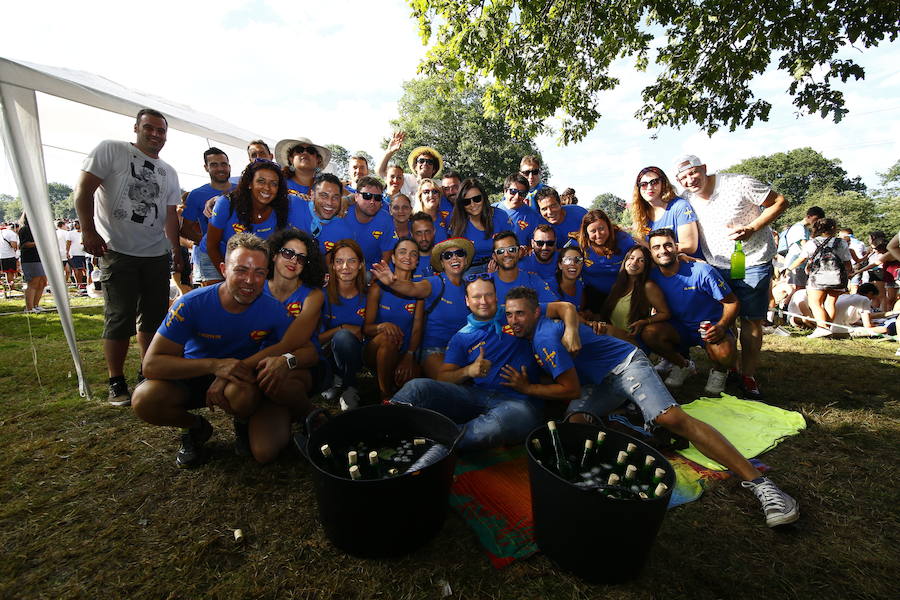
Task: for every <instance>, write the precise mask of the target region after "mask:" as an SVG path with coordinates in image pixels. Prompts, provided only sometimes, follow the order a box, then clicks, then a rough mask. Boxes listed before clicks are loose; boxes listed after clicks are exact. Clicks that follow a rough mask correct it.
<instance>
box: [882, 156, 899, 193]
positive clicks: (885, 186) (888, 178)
mask: <svg viewBox="0 0 900 600" xmlns="http://www.w3.org/2000/svg"><path fill="white" fill-rule="evenodd" d="M878 176H879V177H881V186H882V189H881V190H880V193H881V194H882V195H893V196H900V160H898V161H897V162H895V163H894V164H893V166H891V168H890V169H888V170H887V171H885V172H884V173H879V174H878Z"/></svg>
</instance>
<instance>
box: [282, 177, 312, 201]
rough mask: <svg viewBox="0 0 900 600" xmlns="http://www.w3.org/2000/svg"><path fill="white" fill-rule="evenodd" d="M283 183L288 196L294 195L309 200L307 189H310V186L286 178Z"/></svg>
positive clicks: (299, 198)
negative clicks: (285, 185)
mask: <svg viewBox="0 0 900 600" xmlns="http://www.w3.org/2000/svg"><path fill="white" fill-rule="evenodd" d="M285 183H287V191H288V198H291V197H295V198H296V199H298V200H303V201H309V200H310V196H309V190H310V189H312V188H311V187H310V186H308V185H300V184H299V183H297V182H296V181H294V180H293V179H288V180H287V181H286V182H285Z"/></svg>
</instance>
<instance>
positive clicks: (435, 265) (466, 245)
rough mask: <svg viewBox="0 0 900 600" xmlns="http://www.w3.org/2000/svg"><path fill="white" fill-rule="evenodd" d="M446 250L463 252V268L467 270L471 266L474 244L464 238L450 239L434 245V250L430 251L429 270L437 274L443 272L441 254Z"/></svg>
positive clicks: (473, 256)
mask: <svg viewBox="0 0 900 600" xmlns="http://www.w3.org/2000/svg"><path fill="white" fill-rule="evenodd" d="M448 248H460V249H462V250H465V252H466V267H465V268H466V269H468V268H469V265H471V264H472V259H473V258H475V244H473V243H472V242H471V241H469V240H467V239H466V238H450V239H449V240H444V241H443V242H441V243H439V244H435V245H434V248H432V249H431V268H432V269H434V270H435V271H438V272H440V271H443V270H444V266H443V265H442V264H441V252H443V251H444V250H446V249H448ZM464 270H465V269H464Z"/></svg>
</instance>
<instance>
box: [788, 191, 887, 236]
mask: <svg viewBox="0 0 900 600" xmlns="http://www.w3.org/2000/svg"><path fill="white" fill-rule="evenodd" d="M813 205H815V206H820V207H822V210H824V211H825V216H826V217H828V218H830V219H834V220H835V221H837V224H838V227H850V228H851V229H853V232H854V234H855V235H856V236H857V237H859V238H860V239H862V238H863V237H864V236H865V235H867V234H868V233H869V232H870V231H873V230H875V229H881V230H883V231H884V232H885V233H887V232H896V231H897V229H898V228H900V205H898V203H896V202H893V203H885V202H882V201H881V200H879V199H876V198H871V197H869V196H867V195H865V194H862V193H860V192H855V191H843V192H840V191H837V190H835V189H834V188H832V187H828V188H825V189H823V190H817V191H815V192H812V193H811V194H810V195H809V196H808V198H807V202H806V204H802V205H801V204H796V205H793V206H791V207H790V208H789V209H788V210H786V211H785V212H784V214H782V215H781V216H780V217H779V218H778V220H777V221H776V223H775V227H776V228H777V229H779V230H780V229H784V228H785V227H787V226H789V225H791V224H792V223H796V222H797V221H799V220H801V219H803V217H804V216H806V209H807V208H809V206H813Z"/></svg>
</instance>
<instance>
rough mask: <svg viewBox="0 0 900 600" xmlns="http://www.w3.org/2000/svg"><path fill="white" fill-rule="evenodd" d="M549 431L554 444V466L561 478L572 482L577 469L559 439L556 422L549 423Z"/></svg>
mask: <svg viewBox="0 0 900 600" xmlns="http://www.w3.org/2000/svg"><path fill="white" fill-rule="evenodd" d="M547 429H549V430H550V441H551V442H553V453H554V454H555V460H554V461H553V462H554V466H555V467H556V472H557V473H559V476H560V477H562V478H563V479H565V480H567V481H571V480H572V479H573V478H574V477H575V469H574V468H572V464H571V463H570V462H569V459H568V458H566V449H565V448H564V447H563V443H562V439H560V437H559V431H557V430H556V421H548V422H547Z"/></svg>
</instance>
